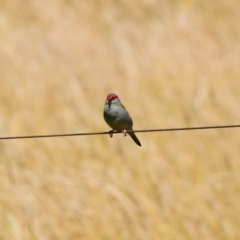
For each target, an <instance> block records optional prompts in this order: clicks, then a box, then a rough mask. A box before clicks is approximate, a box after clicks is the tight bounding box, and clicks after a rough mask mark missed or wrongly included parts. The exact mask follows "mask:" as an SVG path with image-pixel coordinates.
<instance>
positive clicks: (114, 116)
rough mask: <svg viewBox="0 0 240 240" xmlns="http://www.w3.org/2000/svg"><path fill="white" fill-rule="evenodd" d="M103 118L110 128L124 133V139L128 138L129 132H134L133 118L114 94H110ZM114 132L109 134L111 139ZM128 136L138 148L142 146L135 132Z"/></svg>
mask: <svg viewBox="0 0 240 240" xmlns="http://www.w3.org/2000/svg"><path fill="white" fill-rule="evenodd" d="M103 116H104V119H105V121H106V123H107V124H108V125H109V127H111V128H112V129H113V130H116V131H122V132H123V136H124V137H125V136H127V130H133V129H132V126H133V121H132V118H131V116H130V115H129V113H128V111H127V110H126V108H125V107H124V106H123V105H122V103H121V101H120V99H119V98H118V96H117V95H116V94H114V93H109V94H108V95H107V99H106V101H105V105H104V110H103ZM113 130H111V131H110V132H109V134H110V137H112V134H113ZM128 134H129V135H130V137H131V138H132V139H133V141H134V142H135V143H136V144H137V145H138V146H142V145H141V143H140V141H139V140H138V138H137V137H136V135H135V133H134V132H129V133H128Z"/></svg>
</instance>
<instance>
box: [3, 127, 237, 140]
mask: <svg viewBox="0 0 240 240" xmlns="http://www.w3.org/2000/svg"><path fill="white" fill-rule="evenodd" d="M220 128H240V124H237V125H222V126H203V127H182V128H162V129H145V130H127V131H126V132H127V133H130V132H135V133H146V132H170V131H189V130H206V129H220ZM112 133H113V134H117V133H121V131H112ZM103 134H109V132H92V133H66V134H47V135H30V136H13V137H0V140H12V139H26V138H53V137H74V136H90V135H103Z"/></svg>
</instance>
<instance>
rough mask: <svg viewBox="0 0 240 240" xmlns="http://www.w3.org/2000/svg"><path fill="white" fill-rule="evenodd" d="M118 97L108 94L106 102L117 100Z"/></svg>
mask: <svg viewBox="0 0 240 240" xmlns="http://www.w3.org/2000/svg"><path fill="white" fill-rule="evenodd" d="M117 97H118V96H117V95H116V94H109V95H108V96H107V100H113V99H115V98H117Z"/></svg>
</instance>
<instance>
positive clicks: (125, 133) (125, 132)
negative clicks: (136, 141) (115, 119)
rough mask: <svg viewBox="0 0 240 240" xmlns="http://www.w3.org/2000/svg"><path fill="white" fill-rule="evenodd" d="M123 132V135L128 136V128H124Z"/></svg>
mask: <svg viewBox="0 0 240 240" xmlns="http://www.w3.org/2000/svg"><path fill="white" fill-rule="evenodd" d="M122 133H123V136H124V137H126V136H127V130H126V129H124V130H123V131H122Z"/></svg>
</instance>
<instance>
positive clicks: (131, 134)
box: [128, 132, 142, 147]
mask: <svg viewBox="0 0 240 240" xmlns="http://www.w3.org/2000/svg"><path fill="white" fill-rule="evenodd" d="M128 134H129V135H130V137H131V138H132V139H133V141H134V142H135V143H136V144H137V145H138V146H140V147H141V146H142V145H141V143H140V141H139V140H138V138H137V136H136V135H135V133H134V132H131V133H128Z"/></svg>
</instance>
